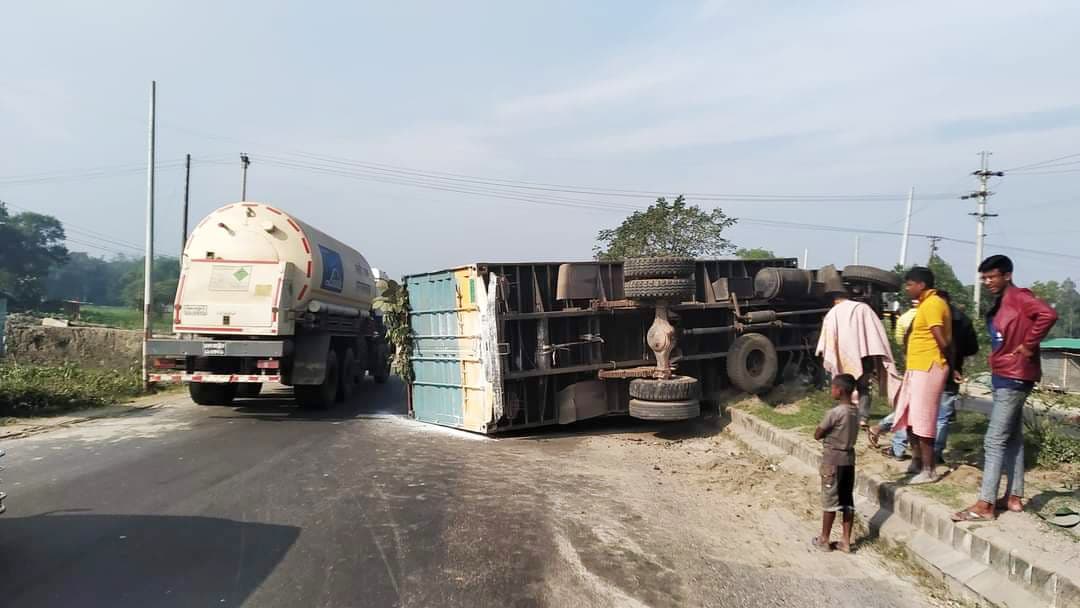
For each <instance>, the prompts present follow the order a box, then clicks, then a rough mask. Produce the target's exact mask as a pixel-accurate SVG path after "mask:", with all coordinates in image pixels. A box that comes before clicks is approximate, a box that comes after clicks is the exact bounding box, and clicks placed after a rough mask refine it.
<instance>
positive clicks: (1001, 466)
mask: <svg viewBox="0 0 1080 608" xmlns="http://www.w3.org/2000/svg"><path fill="white" fill-rule="evenodd" d="M979 273H980V274H981V276H982V283H983V285H985V286H986V288H987V289H989V290H990V293H992V294H994V295H995V296H997V299H995V300H994V305H993V306H992V307H991V308H990V310H989V311H988V312H987V313H986V328H987V331H988V332H989V333H990V374H991V385H992V388H993V402H994V405H993V409H992V410H991V412H990V424H989V426H988V427H987V429H986V437H985V438H984V439H983V453H984V455H985V462H984V464H983V478H982V487H981V488H980V490H979V500H978V501H977V502H976V503H975V504H973V505H971V506H970V507H968V508H966V509H964V510H962V511H958V512H956V513H954V514H953V521H984V520H988V519H993V517H994V510H995V508H996V509H998V510H1006V509H1007V510H1009V511H1015V512H1019V511H1023V510H1024V504H1023V501H1022V500H1021V499H1022V497H1023V496H1024V403H1025V402H1026V401H1027V398H1028V395H1029V394H1030V393H1031V389H1032V388H1034V386H1035V383H1036V382H1037V381H1038V380H1039V379H1040V378H1041V377H1042V367H1041V366H1040V363H1039V343H1040V342H1042V341H1043V339H1044V338H1046V335H1047V334H1048V333H1050V328H1052V327H1053V326H1054V323H1055V322H1057V313H1056V312H1055V311H1054V309H1053V308H1051V307H1050V305H1049V304H1047V303H1046V302H1043V301H1042V300H1040V299H1039V298H1036V297H1035V294H1033V293H1031V290H1028V289H1024V288H1022V287H1017V286H1015V285H1013V282H1012V273H1013V263H1012V260H1010V259H1009V258H1008V257H1006V256H1003V255H992V256H990V257H988V258H986V259H985V260H983V262H982V264H979ZM1002 472H1004V473H1005V476H1006V481H1005V496H1004V497H1003V498H1002V499H1001V500H998V489H999V488H1000V487H1001V474H1002Z"/></svg>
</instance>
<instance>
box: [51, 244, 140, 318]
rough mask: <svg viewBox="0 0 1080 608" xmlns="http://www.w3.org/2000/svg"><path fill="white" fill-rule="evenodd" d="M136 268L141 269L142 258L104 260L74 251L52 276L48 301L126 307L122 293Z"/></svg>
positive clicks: (120, 257)
mask: <svg viewBox="0 0 1080 608" xmlns="http://www.w3.org/2000/svg"><path fill="white" fill-rule="evenodd" d="M136 268H139V269H141V268H142V260H141V259H136V258H129V257H124V256H118V257H115V258H112V259H105V258H99V257H94V256H91V255H90V254H88V253H84V252H81V251H73V252H71V254H69V256H68V260H67V262H66V263H65V264H63V265H62V266H60V267H58V268H56V269H54V270H53V272H52V273H51V274H49V278H48V280H47V281H46V292H47V296H46V297H47V298H48V299H49V300H79V301H82V302H92V303H94V304H100V305H103V306H126V305H127V302H126V301H125V300H124V293H123V291H124V287H125V282H126V280H127V279H128V275H129V274H131V273H132V272H134V271H135V269H136ZM140 277H141V275H140Z"/></svg>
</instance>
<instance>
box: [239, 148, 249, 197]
mask: <svg viewBox="0 0 1080 608" xmlns="http://www.w3.org/2000/svg"><path fill="white" fill-rule="evenodd" d="M250 164H251V159H249V158H248V155H247V154H246V153H244V152H241V153H240V173H241V175H242V181H241V182H240V201H241V202H243V201H246V200H247V169H248V165H250Z"/></svg>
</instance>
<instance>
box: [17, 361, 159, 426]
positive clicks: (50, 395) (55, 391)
mask: <svg viewBox="0 0 1080 608" xmlns="http://www.w3.org/2000/svg"><path fill="white" fill-rule="evenodd" d="M141 392H142V382H140V380H139V372H138V371H137V370H128V371H114V370H97V369H84V368H79V367H75V366H72V365H64V366H59V367H51V366H37V365H13V364H5V365H0V417H26V416H41V415H48V414H56V413H60V412H64V411H68V410H75V409H83V408H90V407H101V406H105V405H112V404H114V403H118V402H120V401H123V400H126V399H128V398H131V397H135V396H137V395H139V394H140V393H141Z"/></svg>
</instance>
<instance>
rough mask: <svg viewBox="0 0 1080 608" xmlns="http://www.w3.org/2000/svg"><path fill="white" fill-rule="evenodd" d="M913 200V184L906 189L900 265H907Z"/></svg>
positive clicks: (902, 266)
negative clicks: (905, 209)
mask: <svg viewBox="0 0 1080 608" xmlns="http://www.w3.org/2000/svg"><path fill="white" fill-rule="evenodd" d="M913 200H915V186H912V187H911V190H908V195H907V211H905V212H904V236H903V238H902V239H901V240H900V267H901V268H904V267H906V266H907V247H908V239H910V238H911V203H912V201H913Z"/></svg>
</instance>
